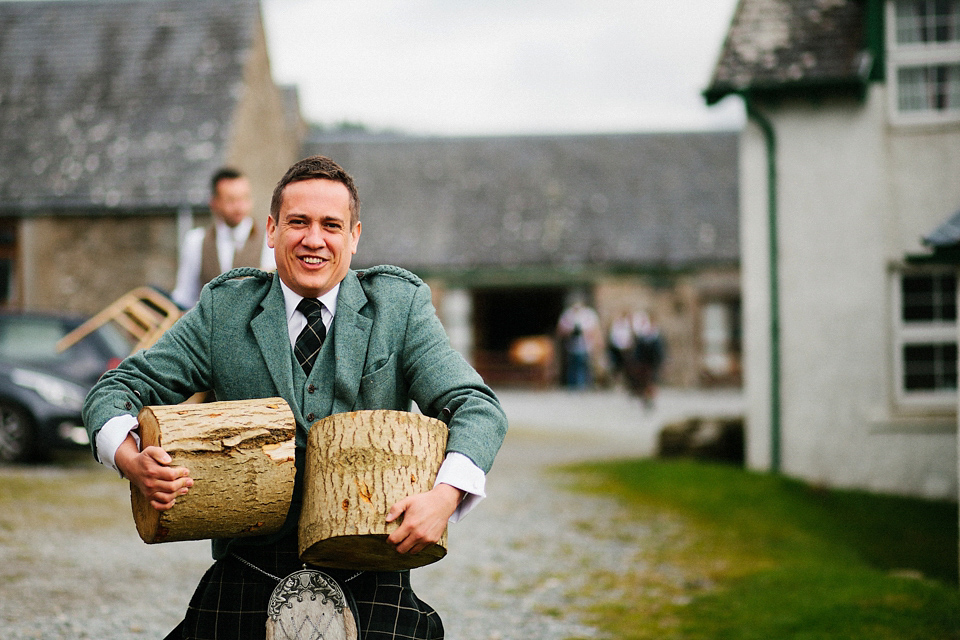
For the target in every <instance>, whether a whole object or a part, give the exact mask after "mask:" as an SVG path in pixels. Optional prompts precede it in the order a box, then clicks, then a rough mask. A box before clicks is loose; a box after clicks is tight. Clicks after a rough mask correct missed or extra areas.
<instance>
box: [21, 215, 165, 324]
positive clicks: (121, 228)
mask: <svg viewBox="0 0 960 640" xmlns="http://www.w3.org/2000/svg"><path fill="white" fill-rule="evenodd" d="M176 236H177V232H176V220H175V218H174V217H173V216H136V217H134V216H97V217H89V216H71V217H53V216H43V217H39V218H29V219H25V220H23V221H22V222H21V225H20V251H21V252H22V253H21V256H29V257H30V259H29V260H21V262H20V264H21V265H22V270H21V274H20V278H19V281H20V286H21V287H22V290H23V307H24V308H25V309H31V310H42V311H58V312H64V313H77V314H82V315H90V314H93V313H96V312H97V311H99V310H100V309H102V308H103V307H105V306H106V305H108V304H109V303H110V302H112V301H114V300H116V299H117V298H119V297H120V296H121V295H123V294H124V293H126V292H127V291H129V290H131V289H134V288H136V287H139V286H143V285H155V286H158V287H161V288H164V289H167V290H170V289H172V288H173V284H174V281H175V278H176V268H177V240H176Z"/></svg>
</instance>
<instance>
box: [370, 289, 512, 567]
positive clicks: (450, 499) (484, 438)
mask: <svg viewBox="0 0 960 640" xmlns="http://www.w3.org/2000/svg"><path fill="white" fill-rule="evenodd" d="M402 358H403V366H404V376H405V377H406V379H407V380H408V381H409V383H410V395H411V398H412V399H413V400H414V401H415V402H416V403H417V406H419V407H421V408H423V409H424V410H425V412H427V413H432V414H434V415H439V414H440V413H441V411H443V410H446V411H447V412H449V413H450V416H451V417H450V420H449V423H448V427H449V430H450V431H449V437H448V440H447V459H446V460H445V461H444V467H447V465H448V462H450V459H451V457H457V458H459V459H460V460H462V461H463V462H460V463H459V464H461V465H462V466H463V467H464V468H472V470H473V471H472V472H471V473H472V474H476V475H479V476H480V480H479V485H480V487H479V491H480V494H481V495H479V496H476V494H474V495H473V496H471V500H470V504H469V505H466V506H467V507H468V508H469V506H472V505H473V504H475V502H476V500H477V499H479V498H482V492H483V487H482V484H483V475H484V473H485V472H486V471H489V469H490V467H491V466H492V464H493V458H494V456H495V455H496V453H497V451H498V450H499V448H500V445H501V444H502V442H503V438H504V436H505V434H506V430H507V419H506V415H505V414H504V412H503V409H502V407H501V406H500V403H499V401H498V400H497V398H496V396H495V395H494V394H493V391H492V390H491V389H490V388H489V387H487V385H486V384H484V382H483V380H482V379H481V378H480V375H479V374H478V373H477V372H476V371H475V370H474V369H473V367H471V366H470V365H469V364H468V363H467V362H466V360H464V359H463V357H462V356H461V355H460V354H459V353H457V352H456V351H455V350H454V349H453V348H452V347H451V346H450V342H449V339H448V338H447V335H446V332H445V331H444V329H443V326H442V325H441V324H440V320H439V318H437V315H436V310H435V309H434V307H433V304H432V302H431V295H430V289H429V287H427V286H426V285H422V286H420V287H418V289H417V292H416V293H415V295H414V300H413V304H412V305H411V308H410V314H409V316H408V319H407V327H406V338H405V345H404V349H403V355H402ZM443 471H444V468H443V467H442V468H441V472H443ZM469 475H470V473H468V474H467V476H468V477H469ZM458 476H459V477H462V474H460V473H454V474H451V476H449V477H451V478H452V477H458ZM444 480H445V478H443V477H440V478H438V484H437V485H436V486H435V487H434V488H433V489H432V490H431V491H428V492H426V493H421V494H417V495H414V496H409V497H407V498H405V499H403V500H401V501H399V502H397V503H396V504H395V505H393V507H392V508H391V509H390V513H389V515H388V518H387V521H388V522H393V521H394V520H396V519H397V518H398V517H399V516H400V515H401V514H402V515H403V522H402V523H401V525H400V527H399V528H398V529H397V530H396V531H394V532H393V533H392V534H391V535H390V536H389V538H388V539H387V540H388V542H390V543H392V544H394V545H395V547H396V549H397V551H399V552H401V553H405V552H413V553H416V552H417V551H420V550H422V549H424V548H425V547H427V546H428V545H430V544H433V543H435V542H437V541H438V540H439V539H440V536H441V535H442V534H443V530H444V527H446V524H447V522H448V520H449V519H450V517H451V516H452V515H453V514H454V512H456V511H457V509H458V507H459V506H460V505H461V502H462V501H463V500H464V496H465V495H467V493H466V492H465V491H464V489H469V487H467V486H463V485H459V483H455V484H458V486H459V487H460V488H457V487H455V486H453V484H448V483H447V482H444ZM451 482H453V481H452V480H451ZM472 484H473V485H474V486H476V485H477V484H478V483H477V481H475V480H474V481H473V482H472ZM469 490H470V491H471V492H472V491H473V490H472V489H469ZM474 496H476V498H474ZM461 511H464V510H461ZM461 515H462V514H461Z"/></svg>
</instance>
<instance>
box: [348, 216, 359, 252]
mask: <svg viewBox="0 0 960 640" xmlns="http://www.w3.org/2000/svg"><path fill="white" fill-rule="evenodd" d="M360 224H361V223H360V221H359V220H358V221H357V224H356V225H355V226H354V227H353V231H351V232H350V235H351V236H352V237H353V250H352V251H351V252H350V253H352V254H355V253H356V252H357V242H358V241H359V240H360V232H361V231H362V229H361V228H360Z"/></svg>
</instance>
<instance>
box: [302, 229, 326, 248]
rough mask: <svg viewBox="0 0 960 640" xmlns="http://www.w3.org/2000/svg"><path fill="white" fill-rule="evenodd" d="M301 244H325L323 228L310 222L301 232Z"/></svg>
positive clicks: (317, 245)
mask: <svg viewBox="0 0 960 640" xmlns="http://www.w3.org/2000/svg"><path fill="white" fill-rule="evenodd" d="M303 244H305V245H307V246H310V247H322V246H324V245H325V244H326V239H325V238H324V236H323V229H322V228H321V226H320V225H318V224H311V225H310V226H308V227H307V232H306V233H305V234H303Z"/></svg>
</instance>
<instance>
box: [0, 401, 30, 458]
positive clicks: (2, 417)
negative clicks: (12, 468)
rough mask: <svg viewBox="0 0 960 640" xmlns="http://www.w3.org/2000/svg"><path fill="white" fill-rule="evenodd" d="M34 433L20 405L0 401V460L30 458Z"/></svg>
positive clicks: (28, 417)
mask: <svg viewBox="0 0 960 640" xmlns="http://www.w3.org/2000/svg"><path fill="white" fill-rule="evenodd" d="M35 447H36V433H35V432H34V428H33V421H32V420H30V416H28V415H27V414H26V412H25V411H24V410H23V409H21V408H20V407H16V406H14V405H10V404H6V403H0V462H26V461H28V460H32V459H33V456H34V453H35Z"/></svg>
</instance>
